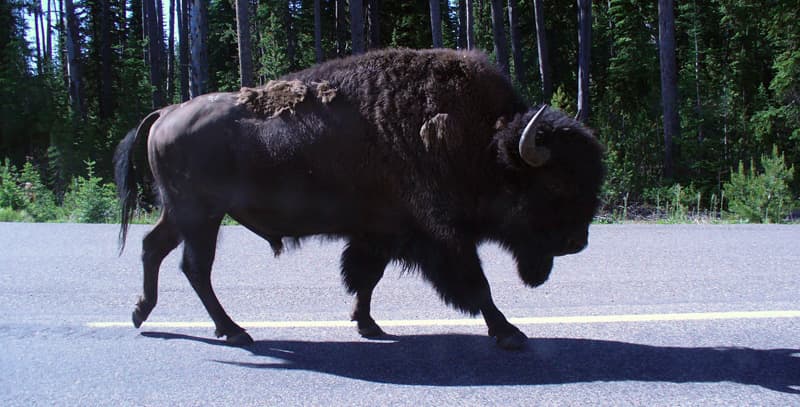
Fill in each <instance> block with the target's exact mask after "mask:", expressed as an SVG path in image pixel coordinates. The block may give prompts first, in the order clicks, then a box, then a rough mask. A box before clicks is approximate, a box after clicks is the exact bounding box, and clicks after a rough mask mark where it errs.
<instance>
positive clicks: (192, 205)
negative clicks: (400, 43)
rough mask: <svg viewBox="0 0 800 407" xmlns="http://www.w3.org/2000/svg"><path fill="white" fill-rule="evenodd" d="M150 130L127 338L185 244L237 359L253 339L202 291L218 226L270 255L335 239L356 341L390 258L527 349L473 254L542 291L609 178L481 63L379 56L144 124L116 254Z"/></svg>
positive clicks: (589, 143)
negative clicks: (155, 205) (144, 220)
mask: <svg viewBox="0 0 800 407" xmlns="http://www.w3.org/2000/svg"><path fill="white" fill-rule="evenodd" d="M148 131H149V138H148V140H147V158H148V162H149V165H150V168H151V171H152V174H153V178H154V180H155V182H156V185H157V187H158V191H159V193H160V196H161V200H162V204H163V210H162V214H161V218H160V219H159V221H158V223H157V224H156V225H155V227H154V228H153V230H152V231H151V232H150V233H149V234H147V236H146V237H145V238H144V244H143V251H142V260H143V263H144V294H143V295H142V297H141V299H140V300H139V302H138V304H137V306H136V309H135V311H134V312H133V323H134V325H136V326H137V327H139V326H140V324H141V323H142V322H143V321H144V320H145V319H147V316H148V315H149V314H150V311H152V309H153V307H154V306H155V305H156V296H157V281H158V270H159V265H160V263H161V261H162V260H163V259H164V257H165V256H166V255H167V254H168V253H169V252H170V251H171V250H173V249H174V248H175V247H176V246H178V244H179V243H180V242H183V243H184V248H183V262H182V266H181V267H182V269H183V272H184V273H185V274H186V276H187V277H188V279H189V282H190V283H191V285H192V287H193V288H194V290H195V291H196V292H197V295H198V296H199V297H200V299H201V300H202V302H203V305H205V307H206V309H207V311H208V313H209V314H210V315H211V318H212V319H213V320H214V323H215V325H216V334H217V336H223V335H224V336H226V339H227V341H228V342H230V343H232V344H237V345H246V344H249V343H251V342H252V338H251V337H250V336H249V335H248V334H247V333H246V332H245V330H244V329H242V328H241V327H240V326H239V325H237V324H236V323H235V322H233V320H232V319H231V318H230V317H229V316H228V315H227V314H226V313H225V311H224V310H223V308H222V305H220V303H219V301H218V300H217V297H216V296H215V295H214V291H213V289H212V287H211V280H210V274H211V264H212V262H213V260H214V251H215V246H216V239H217V233H218V231H219V227H220V222H221V221H222V219H223V217H224V216H225V215H226V214H228V215H230V216H231V217H232V218H233V219H235V220H237V221H238V222H239V223H241V224H242V225H244V226H245V227H246V228H248V229H250V230H251V231H253V232H254V233H256V234H258V235H259V236H261V237H263V238H264V239H266V240H267V241H268V242H269V243H270V245H271V246H272V249H273V250H274V251H275V254H276V255H277V254H279V253H280V252H281V250H282V248H283V243H284V241H285V239H290V240H293V241H297V240H298V239H300V238H303V237H306V236H311V235H325V236H331V237H335V238H341V239H345V240H346V242H347V246H346V249H345V250H344V253H342V258H341V272H342V277H343V280H344V284H345V285H346V287H347V289H348V291H350V292H351V293H354V294H355V296H356V298H355V307H354V310H353V313H352V319H353V320H354V321H356V322H357V326H358V331H359V332H360V333H361V334H362V335H363V336H366V337H371V336H377V335H380V334H382V331H381V329H380V327H379V326H378V325H377V324H376V323H375V321H374V320H373V319H372V316H371V315H370V300H371V296H372V291H373V289H374V288H375V285H376V284H377V283H378V281H379V280H380V279H381V277H382V275H383V272H384V268H385V267H386V265H387V264H388V263H390V262H392V261H396V262H400V263H401V264H403V265H404V266H406V267H408V268H410V269H413V270H418V271H419V273H420V274H421V275H422V276H423V277H424V278H426V279H427V280H428V281H430V283H431V284H433V286H434V287H435V288H436V290H437V291H438V293H439V295H440V296H441V298H442V299H443V300H444V302H446V303H447V304H450V305H452V306H454V307H456V308H458V309H460V310H462V311H464V312H467V313H469V314H472V315H475V314H478V313H479V312H480V313H481V314H482V315H483V318H484V319H485V321H486V325H487V326H488V328H489V335H490V336H492V337H495V338H496V339H497V343H498V344H499V345H500V346H501V347H503V348H519V347H521V346H523V344H524V343H525V341H526V337H525V335H524V334H523V333H522V332H520V330H519V329H517V328H516V327H515V326H513V325H512V324H510V323H509V322H508V321H507V320H506V318H505V317H504V316H503V314H502V313H501V312H500V311H499V310H498V309H497V307H495V305H494V303H493V302H492V297H491V294H490V291H489V285H488V283H487V280H486V278H485V276H484V273H483V270H482V269H481V264H480V260H479V258H478V255H477V252H476V246H477V245H478V244H480V243H481V242H486V241H493V242H497V243H499V244H500V245H502V246H503V247H505V248H506V249H507V250H508V251H509V252H510V253H511V254H512V255H513V257H514V258H515V259H516V261H517V264H518V272H519V275H520V277H521V278H522V280H523V281H524V282H525V283H526V284H528V285H530V286H537V285H539V284H542V283H543V282H544V281H545V280H546V279H547V277H548V275H549V273H550V269H551V268H552V265H553V257H554V256H561V255H565V254H570V253H576V252H578V251H580V250H581V249H583V248H584V247H585V246H586V243H587V235H588V225H589V223H590V222H591V220H592V217H593V216H594V213H595V211H596V208H597V206H598V191H599V189H600V186H601V182H602V179H603V172H604V169H603V165H602V148H601V146H600V144H599V143H598V142H597V140H596V139H595V137H594V136H593V135H592V134H591V132H590V131H589V130H587V129H586V128H584V127H583V126H581V125H580V124H579V123H577V122H576V121H574V120H572V119H570V118H568V117H565V116H564V115H563V114H561V113H559V112H557V111H554V110H550V109H547V108H541V109H529V108H528V106H526V105H525V103H524V102H523V101H522V99H521V98H520V97H519V95H518V94H517V93H516V92H515V91H514V88H513V87H512V86H511V84H510V83H509V81H508V79H507V78H506V77H504V76H503V75H502V74H501V73H499V71H498V70H497V69H495V67H494V66H492V64H491V63H489V62H488V61H487V58H486V57H485V56H484V55H482V54H480V53H475V52H457V51H450V50H429V51H411V50H386V51H380V52H374V53H369V54H366V55H362V56H356V57H352V58H347V59H341V60H335V61H331V62H327V63H325V64H322V65H319V66H316V67H313V68H310V69H307V70H305V71H302V72H298V73H295V74H291V75H288V76H286V77H284V78H281V79H280V80H276V81H272V82H270V83H269V84H267V85H266V86H264V87H260V88H253V89H248V88H246V89H242V90H241V91H240V92H234V93H214V94H209V95H204V96H201V97H198V98H195V99H192V100H191V101H189V102H186V103H183V104H180V105H173V106H169V107H165V108H163V109H160V110H158V111H156V112H153V113H151V114H150V115H149V116H147V117H146V118H145V119H144V120H143V121H142V123H141V124H140V125H139V127H138V129H135V130H133V131H131V132H130V133H128V135H127V136H126V137H125V139H124V140H122V142H121V143H120V145H119V147H118V149H117V155H116V157H115V163H116V180H117V185H118V187H119V195H120V199H121V201H122V204H123V216H122V228H121V244H122V245H123V247H124V243H125V233H126V231H127V226H128V221H129V220H130V217H131V215H132V211H133V210H134V207H135V205H136V199H137V188H136V185H135V182H134V180H135V179H136V178H135V177H136V174H134V168H133V164H132V160H133V151H134V146H135V144H136V141H137V140H138V139H140V138H142V136H143V135H146V134H147V133H148Z"/></svg>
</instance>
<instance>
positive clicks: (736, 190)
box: [724, 147, 795, 223]
mask: <svg viewBox="0 0 800 407" xmlns="http://www.w3.org/2000/svg"><path fill="white" fill-rule="evenodd" d="M761 167H762V168H763V169H764V172H763V173H759V172H758V171H757V169H756V166H755V164H754V163H753V161H752V160H751V162H750V170H749V171H745V169H744V163H743V162H741V161H739V170H738V171H736V172H731V180H730V182H726V183H725V185H724V190H725V196H726V197H727V199H728V209H729V210H730V212H732V213H733V214H735V215H736V216H738V217H740V218H742V219H743V220H745V221H747V222H758V223H770V222H781V221H783V219H785V218H786V216H787V215H788V214H789V213H790V211H791V210H792V205H793V204H795V201H794V200H793V199H792V195H791V190H790V189H789V184H790V183H791V182H792V179H793V177H794V166H791V167H788V168H787V167H786V164H785V162H784V157H783V154H779V153H778V148H777V147H773V148H772V155H771V156H767V155H763V156H761Z"/></svg>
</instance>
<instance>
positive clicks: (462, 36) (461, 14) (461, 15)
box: [458, 0, 467, 49]
mask: <svg viewBox="0 0 800 407" xmlns="http://www.w3.org/2000/svg"><path fill="white" fill-rule="evenodd" d="M458 48H459V49H466V48H467V3H466V2H465V0H458Z"/></svg>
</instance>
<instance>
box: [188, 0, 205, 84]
mask: <svg viewBox="0 0 800 407" xmlns="http://www.w3.org/2000/svg"><path fill="white" fill-rule="evenodd" d="M189 13H190V14H191V17H190V18H189V32H190V34H189V36H190V39H189V41H190V43H189V44H190V45H191V53H190V63H189V65H190V69H189V97H191V98H195V97H197V96H200V95H202V94H204V93H208V1H207V0H193V1H192V5H191V8H190V10H189Z"/></svg>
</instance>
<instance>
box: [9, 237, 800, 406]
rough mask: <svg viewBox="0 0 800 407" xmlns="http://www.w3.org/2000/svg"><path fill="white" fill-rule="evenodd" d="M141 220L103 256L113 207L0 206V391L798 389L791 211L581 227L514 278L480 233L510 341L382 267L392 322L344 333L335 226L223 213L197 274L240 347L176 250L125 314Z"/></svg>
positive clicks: (22, 397) (273, 394)
mask: <svg viewBox="0 0 800 407" xmlns="http://www.w3.org/2000/svg"><path fill="white" fill-rule="evenodd" d="M147 230H148V227H146V226H134V227H133V228H132V231H131V233H130V235H129V247H128V250H126V252H125V254H124V255H123V256H122V257H117V256H116V253H117V251H116V249H117V247H116V236H117V228H116V226H115V225H69V224H66V225H64V224H60V225H59V224H7V223H6V224H0V366H2V374H0V405H3V406H17V405H19V406H31V405H42V404H43V405H68V406H75V405H82V406H83V405H114V406H126V405H136V406H138V405H169V406H174V405H223V406H244V405H268V406H284V405H321V406H340V405H341V406H344V405H364V406H383V405H387V406H388V405H416V406H427V405H436V406H442V405H465V406H472V405H492V406H499V405H502V406H514V405H519V406H532V405H537V406H538V405H592V406H602V405H609V406H618V405H647V406H656V405H665V406H676V405H704V406H708V405H720V406H730V405H775V406H788V405H800V298H799V295H800V244H799V243H800V226H753V225H741V226H739V225H737V226H708V225H683V226H656V225H624V226H617V225H615V226H593V227H592V228H591V231H590V243H589V247H588V248H587V249H586V250H585V251H583V252H582V253H580V254H577V255H573V256H567V257H563V258H559V259H557V261H556V264H555V267H554V271H553V274H552V275H551V278H550V281H548V282H547V283H545V285H543V286H542V287H539V288H537V289H533V290H531V289H529V288H526V287H524V286H523V285H522V283H521V282H520V281H519V280H518V278H517V276H516V273H515V271H514V268H513V264H512V262H511V259H510V257H509V256H508V255H507V254H506V253H504V252H503V251H502V250H501V249H499V248H498V247H496V246H492V245H487V246H484V247H482V248H481V258H482V260H483V265H484V268H485V269H486V273H487V277H488V278H489V281H490V282H491V284H492V290H493V294H494V298H495V300H496V303H497V305H498V307H499V308H500V309H501V310H502V311H504V312H505V314H506V315H507V316H508V317H511V318H516V319H515V321H517V322H518V326H519V327H520V328H521V329H522V331H523V332H525V333H526V334H527V335H528V336H529V337H530V338H531V339H530V340H529V342H528V344H527V348H526V350H524V351H521V352H506V351H502V350H500V349H498V348H497V347H496V346H494V344H493V342H492V340H491V339H490V338H488V337H486V336H485V327H483V326H482V325H481V322H480V321H477V320H471V319H465V316H463V315H461V314H459V313H457V312H456V311H454V310H451V309H449V308H447V307H445V306H444V305H443V304H442V303H441V302H440V301H439V300H438V298H437V296H436V294H435V293H434V292H433V290H432V289H431V288H429V287H428V286H427V285H426V284H425V283H424V282H423V281H422V280H421V278H419V277H418V276H414V275H405V274H403V273H402V272H401V271H400V270H399V269H396V268H392V269H390V270H389V271H388V272H387V274H386V277H384V280H383V281H382V282H381V284H380V285H379V286H378V289H377V290H376V293H375V299H374V307H373V315H374V316H375V318H376V319H378V320H379V323H380V322H381V321H386V322H384V324H383V326H384V329H385V330H386V331H388V332H389V333H390V334H391V335H390V336H389V337H387V338H385V339H383V340H367V339H362V338H360V337H359V336H358V334H357V333H356V332H355V328H354V327H352V326H351V325H350V323H348V322H347V316H348V314H349V311H350V306H351V299H350V297H349V296H348V295H347V294H346V293H345V292H344V289H343V288H342V286H341V284H340V282H339V276H338V257H339V252H340V250H341V246H342V243H341V242H317V241H310V242H308V243H306V244H304V246H303V247H302V248H300V249H298V250H294V251H290V252H288V253H286V254H284V255H283V256H282V257H280V258H278V259H273V258H272V255H271V251H270V250H269V247H268V245H267V244H266V242H263V241H261V240H260V239H259V238H257V237H255V236H254V235H252V234H250V233H249V232H247V231H245V230H244V229H242V228H239V227H226V228H224V229H223V232H222V234H221V237H220V249H219V251H218V256H217V262H216V264H215V269H214V270H215V271H214V274H213V276H212V278H213V280H214V283H215V288H216V291H217V294H218V296H219V297H220V300H221V302H222V303H223V305H224V306H225V307H226V309H227V311H228V313H229V314H230V315H231V316H232V317H233V318H234V319H235V320H237V321H238V322H240V323H241V324H242V325H244V326H245V327H246V328H248V331H249V332H250V334H251V335H252V336H253V338H254V339H255V340H256V343H255V345H253V346H251V347H248V348H234V347H228V346H225V345H224V343H223V342H221V341H219V340H217V339H216V338H214V337H213V328H211V327H210V319H209V317H208V316H207V314H206V313H205V311H204V310H203V308H202V306H201V304H200V301H199V300H198V299H197V297H196V296H195V294H194V293H193V292H192V291H191V288H190V287H189V284H188V282H187V281H186V280H185V278H184V277H183V275H182V274H181V273H180V272H179V269H178V262H179V256H178V254H179V252H178V251H176V252H174V253H173V254H172V255H171V256H170V257H168V258H167V259H166V260H165V262H164V265H163V266H162V273H161V279H160V284H161V286H160V297H159V304H158V306H157V307H156V309H155V310H154V311H153V314H152V315H151V317H150V319H149V320H148V322H146V323H145V324H144V325H143V326H142V328H141V329H140V330H136V329H134V328H133V326H132V325H131V324H130V322H129V318H130V313H131V311H132V310H133V305H134V303H135V301H136V299H137V297H138V295H139V293H140V285H141V269H140V262H139V255H140V251H139V247H140V243H139V242H140V239H141V237H142V236H143V234H144V233H145V232H146V231H147Z"/></svg>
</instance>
